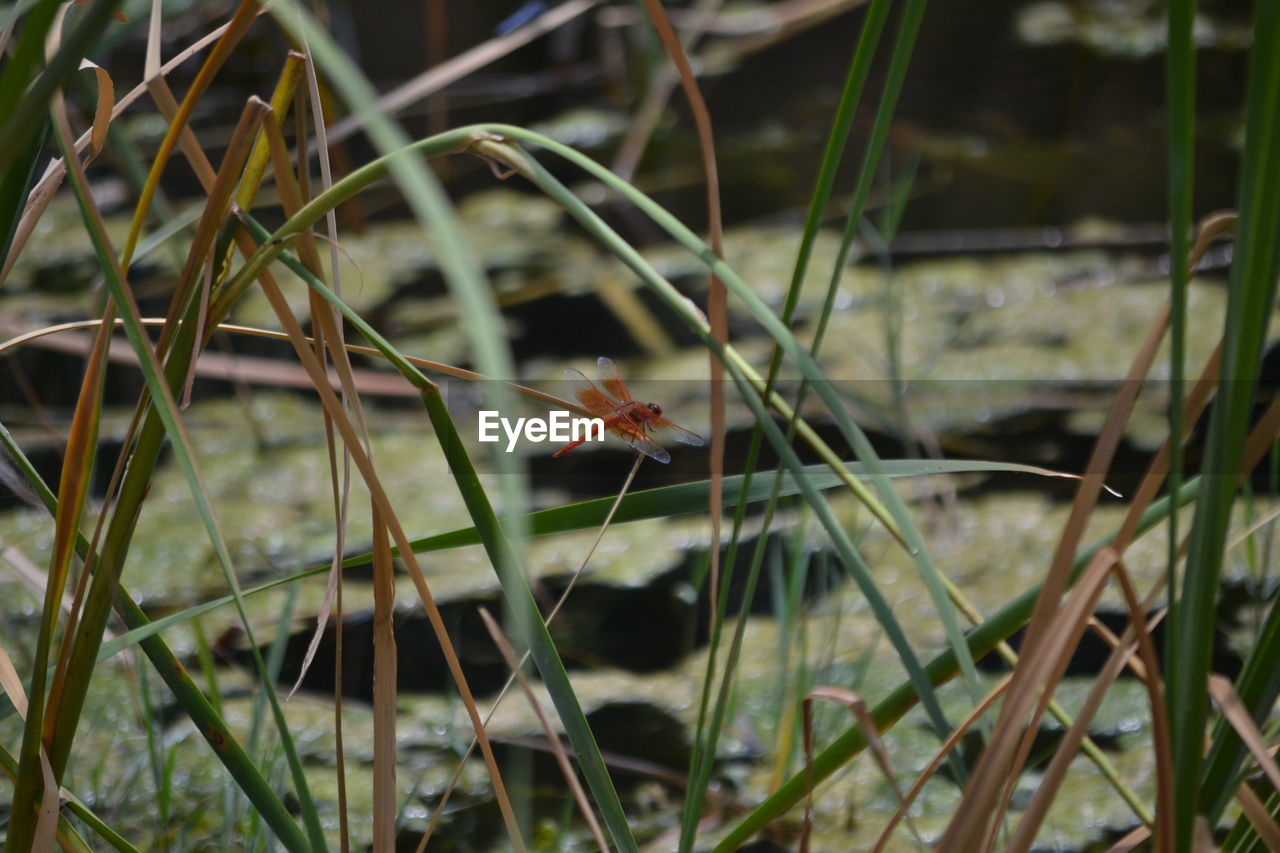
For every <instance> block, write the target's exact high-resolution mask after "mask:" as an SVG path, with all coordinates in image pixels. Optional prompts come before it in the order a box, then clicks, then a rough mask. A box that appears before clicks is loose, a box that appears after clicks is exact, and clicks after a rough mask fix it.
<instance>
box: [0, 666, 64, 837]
mask: <svg viewBox="0 0 1280 853" xmlns="http://www.w3.org/2000/svg"><path fill="white" fill-rule="evenodd" d="M0 689H2V690H4V692H5V693H6V694H7V695H8V696H9V701H10V702H12V703H13V707H14V709H15V710H16V711H17V712H18V716H19V717H21V718H22V719H23V720H26V718H27V693H26V691H25V690H23V689H22V676H21V675H19V674H18V670H17V668H16V667H14V665H13V659H12V658H10V657H9V652H8V650H6V649H5V647H4V646H3V645H0ZM40 774H41V777H42V780H43V783H44V786H43V787H44V790H43V792H42V794H41V796H40V807H39V808H40V817H39V819H38V820H37V822H36V831H35V837H34V840H33V841H32V845H31V849H32V851H33V853H47V851H49V850H52V849H53V842H54V838H55V835H56V831H57V828H58V801H59V798H60V793H61V790H60V789H59V787H58V780H57V779H55V778H54V776H53V767H52V766H51V765H50V764H49V756H48V754H47V753H46V752H45V748H44V744H43V743H42V744H41V745H40ZM15 781H16V780H15Z"/></svg>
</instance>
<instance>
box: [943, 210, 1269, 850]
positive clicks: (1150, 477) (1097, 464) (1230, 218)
mask: <svg viewBox="0 0 1280 853" xmlns="http://www.w3.org/2000/svg"><path fill="white" fill-rule="evenodd" d="M1234 221H1235V217H1234V215H1233V214H1229V213H1227V214H1211V215H1210V216H1207V217H1205V218H1204V219H1203V220H1202V221H1201V222H1200V224H1199V227H1198V229H1197V237H1196V241H1195V245H1194V247H1193V249H1192V251H1191V255H1190V258H1189V263H1190V264H1191V266H1192V267H1194V266H1195V265H1196V264H1197V263H1198V262H1199V259H1200V258H1201V257H1202V256H1203V254H1204V252H1205V251H1207V249H1208V247H1209V245H1210V243H1212V241H1213V240H1214V239H1216V238H1217V237H1218V236H1220V235H1221V234H1223V233H1225V232H1226V231H1229V230H1231V228H1232V227H1233V226H1234ZM1168 319H1169V307H1168V304H1166V305H1165V306H1164V308H1163V309H1162V311H1161V312H1160V314H1159V315H1157V317H1156V320H1155V322H1154V323H1153V324H1152V326H1151V328H1150V330H1149V331H1148V335H1147V339H1146V341H1145V343H1144V345H1143V347H1142V349H1141V350H1140V351H1139V353H1138V355H1137V357H1136V358H1135V360H1134V364H1133V365H1132V367H1131V368H1130V371H1129V375H1128V377H1127V380H1126V383H1125V386H1124V388H1123V390H1122V392H1121V395H1119V396H1118V398H1117V400H1116V402H1115V403H1114V404H1113V406H1112V410H1111V412H1110V413H1109V415H1108V419H1107V424H1106V425H1105V426H1104V430H1103V433H1102V435H1101V436H1100V437H1099V439H1098V442H1097V444H1096V445H1095V448H1094V452H1093V455H1092V456H1091V458H1090V461H1089V465H1088V467H1087V469H1086V471H1087V476H1090V477H1099V476H1100V475H1097V474H1093V473H1092V472H1101V471H1103V470H1105V469H1106V467H1108V466H1109V463H1110V459H1111V457H1112V456H1113V455H1114V450H1115V444H1116V442H1117V441H1118V435H1119V433H1120V432H1121V431H1122V429H1123V425H1124V423H1125V422H1127V420H1128V416H1129V413H1130V412H1131V411H1132V406H1133V403H1134V402H1135V401H1136V394H1137V391H1138V386H1139V383H1140V380H1141V378H1142V377H1143V376H1145V375H1147V373H1148V372H1149V370H1150V364H1151V361H1152V360H1153V359H1154V355H1155V350H1156V347H1157V346H1158V344H1159V341H1160V339H1161V338H1162V337H1163V335H1164V332H1165V331H1166V329H1167V326H1168ZM1217 359H1218V353H1217V352H1215V354H1214V355H1213V356H1212V357H1211V359H1210V363H1209V364H1208V365H1206V367H1205V370H1204V371H1203V372H1202V374H1201V377H1200V380H1199V381H1198V382H1197V384H1196V386H1195V388H1194V389H1193V391H1192V394H1191V395H1190V396H1189V397H1188V399H1187V402H1186V404H1185V407H1184V411H1186V413H1187V416H1186V418H1185V419H1184V423H1186V424H1187V429H1190V428H1191V425H1193V424H1194V423H1195V421H1196V420H1197V419H1198V418H1199V416H1200V414H1202V412H1203V409H1204V407H1205V406H1206V405H1207V402H1208V398H1209V395H1210V394H1211V393H1212V390H1213V388H1214V387H1215V386H1216V382H1215V379H1214V377H1215V376H1216V365H1217ZM1277 420H1278V422H1280V412H1278V413H1277ZM1167 467H1168V442H1166V444H1165V446H1164V447H1163V448H1162V449H1161V451H1160V452H1159V453H1158V454H1157V457H1156V459H1154V460H1153V461H1152V464H1151V466H1150V467H1149V469H1148V473H1147V475H1146V476H1145V477H1144V479H1143V482H1142V485H1141V487H1140V488H1139V490H1138V493H1137V494H1136V495H1135V497H1134V500H1133V501H1132V502H1131V503H1130V507H1129V514H1128V516H1127V518H1126V521H1125V524H1124V525H1123V526H1122V528H1121V531H1120V533H1119V534H1118V535H1117V537H1116V539H1115V541H1114V543H1113V547H1114V548H1115V549H1116V550H1117V552H1119V553H1123V550H1124V549H1125V548H1126V547H1127V545H1128V543H1129V542H1130V541H1131V540H1132V536H1133V532H1134V530H1136V527H1137V523H1138V519H1140V518H1141V516H1142V514H1143V512H1145V510H1146V508H1147V507H1148V506H1149V504H1150V502H1151V501H1152V500H1153V499H1154V497H1155V495H1156V494H1157V493H1158V491H1159V488H1160V484H1161V483H1162V482H1163V481H1164V477H1165V475H1166V472H1167ZM1098 482H1099V484H1100V479H1099V481H1098ZM1096 499H1097V487H1096V486H1095V485H1094V484H1092V483H1090V482H1089V480H1085V481H1083V482H1082V483H1081V486H1080V488H1079V489H1078V491H1077V499H1076V502H1075V503H1074V504H1073V506H1072V516H1071V518H1070V519H1069V520H1068V523H1067V526H1066V528H1065V529H1064V531H1063V536H1062V538H1061V540H1060V542H1059V547H1058V549H1057V550H1056V551H1055V554H1054V561H1053V565H1052V566H1051V569H1050V578H1049V580H1047V581H1046V585H1045V591H1043V592H1042V593H1041V597H1040V599H1039V601H1038V602H1037V606H1036V611H1035V613H1034V614H1033V616H1032V620H1031V623H1030V625H1029V626H1028V632H1027V641H1026V642H1025V643H1024V647H1023V658H1022V659H1023V661H1025V660H1026V657H1027V654H1028V648H1027V647H1028V645H1030V644H1031V642H1032V638H1033V629H1035V628H1036V627H1037V626H1038V625H1039V624H1041V623H1042V622H1043V617H1044V615H1045V614H1046V613H1047V612H1049V611H1052V610H1054V609H1056V608H1057V601H1058V598H1059V597H1060V596H1061V592H1062V587H1063V584H1064V581H1065V577H1064V570H1063V567H1062V564H1063V562H1064V561H1066V562H1069V560H1070V557H1071V555H1072V554H1073V553H1074V550H1075V548H1076V547H1077V545H1078V542H1079V537H1080V535H1081V533H1082V532H1083V525H1084V523H1085V522H1087V519H1088V516H1089V514H1091V512H1092V507H1093V505H1094V504H1095V503H1096ZM1068 546H1069V547H1068ZM1049 581H1053V587H1054V589H1053V590H1051V588H1050V583H1049ZM1051 591H1052V595H1050V592H1051ZM1026 669H1027V668H1026V667H1025V666H1023V667H1019V668H1018V669H1015V676H1018V675H1019V672H1020V671H1026ZM1031 670H1032V671H1035V670H1036V668H1035V667H1032V668H1031ZM1054 682H1056V679H1054V680H1053V681H1051V682H1050V683H1054ZM1033 686H1034V685H1033ZM1010 693H1011V694H1015V691H1014V690H1011V691H1010ZM1016 698H1017V701H1016V703H1015V701H1014V698H1013V696H1012V695H1011V699H1010V701H1008V702H1006V703H1005V705H1004V706H1003V707H1002V709H1001V722H1000V723H997V731H1000V730H1001V726H1002V724H1004V725H1005V726H1008V727H1011V729H1006V730H1011V731H1012V732H1013V733H1014V734H1011V735H1010V736H1009V737H1011V738H1012V737H1016V732H1017V730H1018V727H1019V726H1020V725H1021V723H1022V715H1023V714H1025V709H1026V708H1027V707H1028V706H1029V704H1030V701H1031V698H1030V691H1029V690H1026V689H1025V688H1023V687H1022V686H1021V685H1018V690H1017V691H1016ZM1047 699H1048V693H1045V694H1044V700H1043V701H1042V702H1041V707H1043V703H1044V701H1047ZM1015 709H1016V713H1014V711H1015ZM1007 713H1009V714H1011V715H1012V716H1013V719H1012V721H1010V722H1005V721H1006V719H1007V717H1006V714H1007ZM1039 718H1040V717H1039V712H1037V713H1036V714H1035V715H1034V716H1033V719H1032V721H1031V725H1032V726H1035V725H1038V723H1039ZM995 742H996V741H995V738H994V737H993V744H994V743H995ZM999 745H1000V747H1001V750H1002V753H1003V754H1001V755H998V758H999V759H1000V760H1001V761H1003V762H1008V761H1009V760H1010V756H1011V755H1012V752H1013V747H1012V746H1011V744H1010V743H1009V742H1008V741H1006V740H1003V739H1002V740H1001V741H1000V742H999ZM1027 747H1028V745H1027V744H1024V746H1023V748H1022V749H1021V750H1020V751H1023V752H1025V750H1026V748H1027ZM992 753H993V750H992V745H989V746H988V749H987V751H986V752H985V753H984V755H983V758H982V759H981V760H980V762H979V770H982V769H983V763H984V762H988V761H991V760H992V759H991V756H992ZM1015 766H1021V765H1020V762H1017V763H1015ZM977 775H978V774H976V773H975V777H976V776H977ZM977 784H978V785H979V786H981V790H982V792H983V797H979V798H977V799H978V802H979V803H982V801H983V798H990V797H992V796H994V791H995V789H996V788H997V787H999V786H1000V772H999V771H994V772H991V771H987V772H986V773H985V775H984V776H983V777H982V778H981V779H980V780H979V781H978V783H977ZM974 785H975V782H974V780H971V782H970V786H969V789H967V790H966V798H968V797H969V795H970V791H972V790H974ZM970 805H971V806H974V807H973V808H971V809H969V810H967V811H966V810H961V814H962V815H964V816H963V817H961V818H960V819H959V820H956V821H953V823H952V826H951V827H949V828H948V832H947V835H946V836H944V838H943V843H942V845H941V846H940V849H965V847H964V844H965V843H976V839H975V838H974V837H973V834H974V833H981V830H978V829H977V828H976V827H977V825H978V824H979V823H982V822H983V821H985V820H988V819H991V818H989V817H988V816H989V815H991V814H993V812H991V811H987V810H985V808H986V806H985V805H976V806H975V805H974V804H973V803H972V802H970ZM988 826H989V828H994V823H991V824H989V825H988ZM953 831H955V832H959V833H961V834H966V835H967V837H966V838H965V839H964V841H962V842H961V843H960V845H959V846H958V847H954V848H948V847H947V844H949V843H955V840H954V836H953V835H952V833H953ZM983 834H984V835H985V836H986V838H987V839H988V841H990V839H991V838H992V837H993V836H992V835H991V834H990V832H987V833H983Z"/></svg>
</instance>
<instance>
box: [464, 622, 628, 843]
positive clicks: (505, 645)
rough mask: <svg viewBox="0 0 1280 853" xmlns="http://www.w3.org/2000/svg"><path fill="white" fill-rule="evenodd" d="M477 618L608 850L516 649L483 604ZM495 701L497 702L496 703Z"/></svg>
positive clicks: (589, 823)
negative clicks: (517, 686)
mask: <svg viewBox="0 0 1280 853" xmlns="http://www.w3.org/2000/svg"><path fill="white" fill-rule="evenodd" d="M480 618H481V619H482V620H483V621H484V627H485V630H486V631H488V632H489V637H490V638H491V639H492V640H493V644H494V645H495V646H497V647H498V651H499V652H501V653H502V659H503V660H504V661H506V664H507V666H508V667H509V668H510V669H511V677H512V678H514V679H516V681H518V682H519V683H520V690H521V692H523V693H524V697H525V701H526V702H528V703H529V707H530V708H532V709H533V713H534V714H535V715H536V716H537V717H538V725H540V726H542V732H543V734H545V735H546V737H547V747H548V748H549V749H550V750H551V754H552V755H554V756H555V759H556V765H557V766H558V767H559V768H560V773H561V775H562V776H564V781H565V784H566V785H568V786H569V790H570V792H572V794H573V801H574V802H575V803H577V805H578V811H579V812H581V813H582V817H583V819H584V820H585V821H586V822H587V826H588V827H589V828H590V829H591V835H592V837H593V838H595V840H596V844H597V845H599V847H600V849H601V850H608V849H609V844H608V842H606V841H605V838H604V830H603V828H602V827H601V826H600V821H599V820H597V819H596V814H595V812H594V811H593V810H592V808H591V801H590V800H588V799H587V792H586V791H584V790H583V789H582V783H581V782H579V781H578V774H577V773H576V772H574V769H573V765H572V764H571V763H569V755H568V753H566V752H565V748H564V744H563V743H562V742H561V741H560V736H559V735H558V734H556V731H555V729H553V728H552V727H551V723H550V722H548V721H547V714H546V712H545V711H543V710H542V703H541V702H539V701H538V697H537V696H536V695H534V692H533V688H532V687H530V686H529V679H528V677H527V676H526V675H525V674H524V659H517V658H516V652H515V649H513V648H511V643H509V642H508V641H507V638H506V637H505V636H504V635H503V633H502V629H501V628H499V627H498V623H497V621H495V620H494V618H493V616H491V615H490V614H489V611H488V610H486V609H485V608H483V607H481V608H480ZM494 704H495V705H496V704H497V703H496V702H495V703H494Z"/></svg>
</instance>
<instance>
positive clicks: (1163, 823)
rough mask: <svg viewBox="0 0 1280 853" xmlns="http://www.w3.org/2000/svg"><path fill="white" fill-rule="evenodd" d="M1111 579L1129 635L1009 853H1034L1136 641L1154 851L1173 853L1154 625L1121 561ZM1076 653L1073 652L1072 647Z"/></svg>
mask: <svg viewBox="0 0 1280 853" xmlns="http://www.w3.org/2000/svg"><path fill="white" fill-rule="evenodd" d="M1112 575H1113V576H1114V577H1115V578H1116V580H1117V581H1118V583H1119V585H1120V587H1121V589H1122V591H1123V592H1124V598H1125V603H1126V605H1127V606H1128V608H1129V621H1130V627H1129V630H1127V631H1125V639H1124V640H1123V641H1121V642H1120V643H1118V644H1117V646H1116V648H1115V649H1114V650H1113V652H1112V654H1111V655H1110V656H1109V657H1108V659H1107V662H1106V664H1105V665H1104V666H1103V669H1102V671H1101V672H1099V673H1098V674H1097V675H1096V676H1095V678H1094V683H1093V685H1092V687H1091V688H1090V690H1089V694H1088V696H1087V697H1086V698H1085V701H1084V704H1083V705H1082V706H1081V707H1080V709H1079V710H1078V711H1077V712H1076V718H1075V721H1074V722H1073V723H1072V725H1071V727H1070V728H1069V729H1068V730H1067V732H1066V733H1065V734H1064V735H1063V737H1062V741H1061V742H1060V744H1059V745H1058V749H1057V750H1056V752H1055V754H1054V757H1053V759H1052V760H1051V761H1050V762H1049V766H1048V767H1047V768H1046V769H1045V771H1044V773H1043V774H1042V775H1041V779H1040V785H1039V786H1038V788H1037V790H1036V793H1035V796H1033V797H1032V799H1031V802H1030V803H1029V804H1028V806H1027V808H1026V811H1025V812H1024V814H1023V817H1022V820H1021V821H1020V823H1019V825H1018V828H1017V830H1016V831H1015V833H1014V835H1013V838H1012V839H1011V840H1010V841H1009V844H1008V846H1007V848H1006V850H1008V851H1018V853H1021V851H1026V850H1030V849H1031V845H1032V844H1033V843H1034V841H1035V837H1036V833H1037V832H1038V831H1039V829H1040V826H1041V824H1042V823H1043V821H1044V818H1045V816H1046V815H1047V814H1048V811H1049V808H1050V806H1051V805H1052V804H1053V801H1054V797H1055V795H1056V793H1057V791H1058V790H1059V788H1060V787H1061V784H1062V782H1063V780H1064V779H1065V778H1066V774H1067V772H1068V770H1069V769H1070V764H1071V762H1072V760H1073V759H1074V758H1075V756H1076V754H1077V752H1078V750H1079V748H1080V743H1081V742H1082V741H1083V740H1084V738H1085V736H1086V735H1087V734H1088V731H1089V724H1090V723H1091V722H1092V721H1093V718H1094V716H1095V715H1096V714H1097V711H1098V708H1099V707H1100V706H1101V704H1102V700H1103V698H1104V697H1105V696H1106V693H1107V691H1108V690H1109V689H1110V688H1111V685H1112V684H1113V683H1114V681H1115V679H1116V678H1118V677H1119V675H1120V672H1121V671H1122V670H1123V668H1124V666H1125V664H1126V663H1127V662H1128V661H1129V659H1130V656H1131V654H1130V648H1131V647H1132V645H1133V643H1134V641H1133V640H1131V639H1130V638H1132V637H1136V644H1137V647H1138V653H1139V655H1140V658H1141V660H1142V664H1143V666H1142V670H1143V671H1144V672H1145V674H1146V676H1147V677H1145V678H1144V679H1143V681H1144V683H1145V685H1146V688H1147V695H1148V700H1149V702H1150V705H1151V716H1152V742H1153V744H1154V746H1155V751H1156V775H1157V785H1156V820H1157V822H1158V824H1157V826H1158V831H1157V832H1156V850H1157V851H1167V850H1170V849H1172V848H1171V845H1172V843H1173V826H1172V820H1173V812H1172V803H1173V788H1172V781H1173V775H1172V773H1173V771H1172V767H1173V764H1172V756H1171V754H1170V751H1169V735H1168V731H1169V724H1168V718H1167V715H1166V714H1165V708H1164V696H1163V691H1162V690H1161V682H1160V679H1159V672H1160V668H1159V666H1160V664H1159V658H1158V656H1157V655H1156V651H1155V645H1154V643H1153V642H1152V639H1151V629H1152V627H1153V624H1154V623H1149V622H1148V621H1147V617H1146V608H1145V607H1144V605H1143V604H1142V603H1139V601H1138V597H1137V594H1136V593H1135V592H1134V589H1133V585H1132V584H1131V583H1130V581H1129V577H1128V573H1127V572H1126V571H1125V568H1124V564H1123V563H1122V562H1119V561H1117V562H1115V563H1114V565H1113V571H1112ZM1090 612H1092V606H1090ZM1072 648H1073V649H1074V645H1073V646H1072Z"/></svg>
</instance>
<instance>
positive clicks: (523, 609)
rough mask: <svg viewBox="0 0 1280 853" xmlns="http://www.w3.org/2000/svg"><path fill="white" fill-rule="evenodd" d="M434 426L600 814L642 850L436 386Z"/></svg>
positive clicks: (430, 409) (430, 405)
mask: <svg viewBox="0 0 1280 853" xmlns="http://www.w3.org/2000/svg"><path fill="white" fill-rule="evenodd" d="M422 399H423V402H424V403H425V404H426V407H427V414H428V415H429V416H430V417H431V424H432V426H433V427H435V431H436V438H437V439H438V440H439V442H440V446H441V448H442V449H443V451H444V454H445V458H446V459H447V460H448V463H449V469H450V471H452V472H453V476H454V479H455V481H456V482H457V484H458V491H459V492H460V493H461V495H462V500H463V502H464V503H465V504H466V506H467V512H468V513H470V515H471V517H472V519H474V520H475V522H476V529H477V531H478V532H479V535H480V539H481V541H482V542H483V544H484V547H485V551H486V552H487V553H488V555H489V561H490V562H491V563H492V564H493V566H494V568H495V570H497V571H499V578H498V579H499V581H500V582H501V583H502V591H503V595H504V596H505V597H506V599H507V603H508V607H509V608H510V612H511V614H512V616H513V617H514V619H515V622H516V630H517V632H518V633H519V635H520V636H521V637H522V639H523V640H524V642H525V644H526V645H527V646H528V647H529V652H530V655H531V656H532V657H533V661H534V663H535V664H536V665H537V667H538V672H539V673H540V674H541V675H542V680H543V683H544V684H545V685H546V688H547V691H548V692H549V693H550V694H551V699H552V701H553V702H554V703H555V706H556V712H557V713H558V714H559V715H560V721H561V723H562V724H563V725H564V728H565V734H567V735H568V737H569V742H570V743H571V744H572V745H573V749H574V753H575V757H576V760H577V762H578V766H579V768H581V770H582V775H583V777H584V778H585V779H586V781H587V787H588V788H589V789H590V790H591V794H592V796H593V797H594V798H595V801H596V807H597V808H599V809H600V817H601V819H602V820H603V822H604V825H605V826H606V827H607V828H608V830H609V835H610V837H612V839H613V843H614V844H615V845H616V846H617V848H618V849H619V850H622V851H627V853H635V851H638V849H639V848H638V847H637V846H636V841H635V838H634V837H633V836H632V834H631V826H630V824H629V823H628V822H627V815H626V813H625V812H624V811H623V809H622V803H621V801H620V800H619V799H618V794H617V791H616V790H615V789H614V787H613V780H612V779H610V778H609V772H608V770H607V769H606V767H605V763H604V758H603V757H602V756H601V754H600V748H599V747H598V746H597V745H596V741H595V737H594V736H593V735H592V734H591V727H590V726H588V725H587V718H586V716H585V715H584V714H583V712H582V706H581V705H580V704H579V703H578V697H577V695H576V694H575V693H574V692H573V687H572V685H571V684H570V683H569V676H568V674H567V673H566V672H565V670H564V664H563V663H562V662H561V661H560V655H559V653H558V652H557V651H556V647H555V644H554V642H553V641H552V639H551V634H550V633H549V632H548V631H547V626H546V625H545V624H543V621H542V617H541V615H540V614H539V612H538V606H537V604H536V603H535V602H534V600H533V593H532V591H531V590H530V589H529V584H528V582H527V581H526V580H525V576H524V573H523V570H522V568H521V566H520V561H519V560H518V559H517V557H516V555H515V553H514V551H512V549H511V544H510V542H509V541H508V539H507V536H506V533H505V532H504V530H503V528H502V525H501V524H500V523H499V522H498V517H497V516H496V515H495V514H494V512H493V507H492V505H490V503H489V498H488V495H486V494H485V492H484V488H483V487H482V486H481V485H480V479H479V477H478V476H477V474H476V470H475V467H474V466H473V465H472V464H471V459H470V457H469V456H468V455H467V452H466V450H465V449H464V447H463V444H462V438H461V436H459V435H458V431H457V429H456V428H455V426H454V424H453V420H452V418H450V417H449V410H448V409H447V408H446V407H445V404H444V400H443V399H442V398H441V397H440V393H439V391H438V390H437V389H436V388H435V387H434V386H432V387H431V388H428V389H427V390H426V391H425V392H423V395H422Z"/></svg>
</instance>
